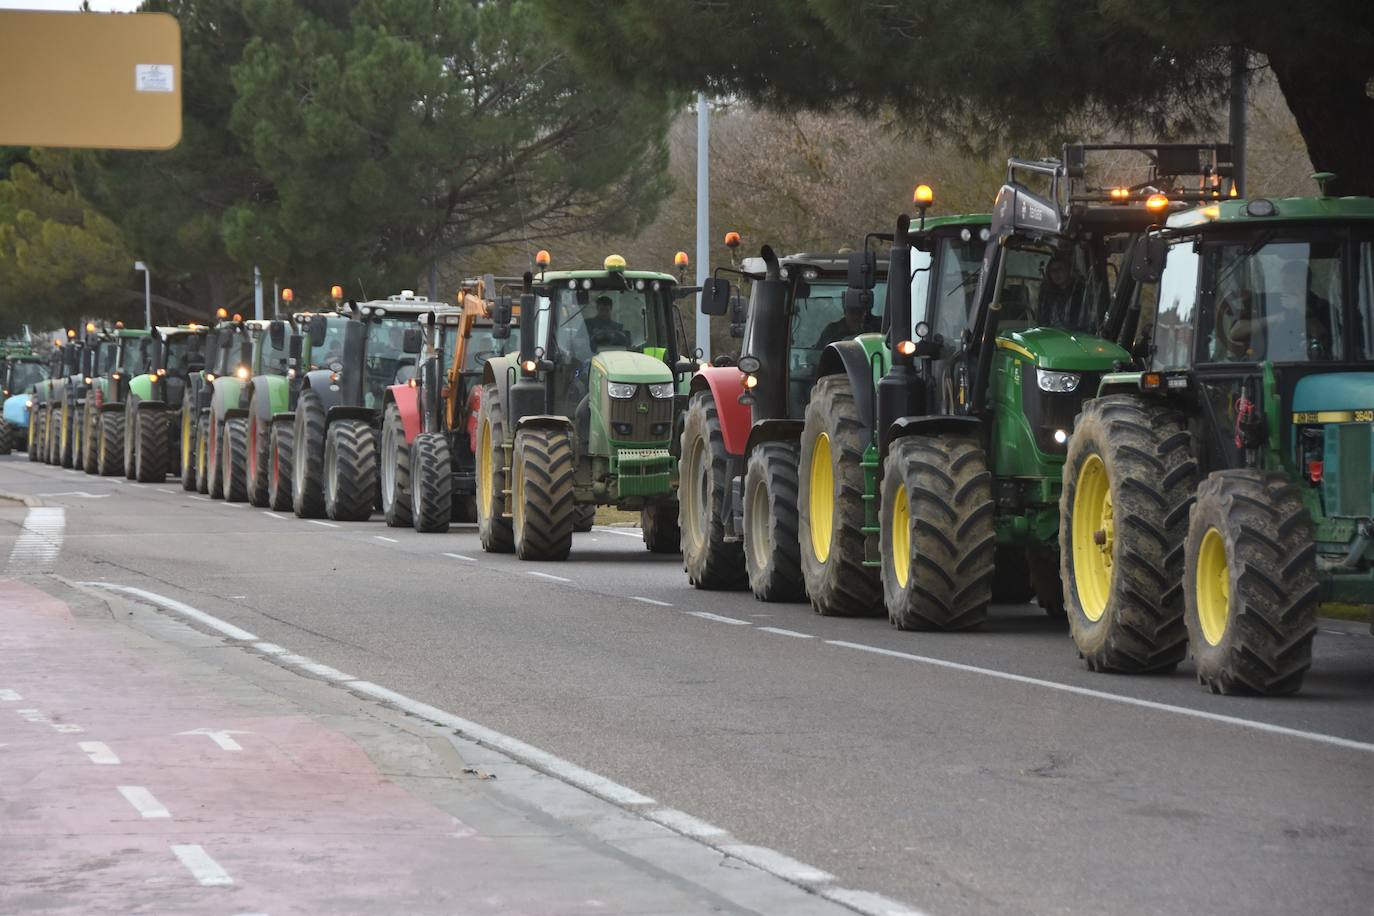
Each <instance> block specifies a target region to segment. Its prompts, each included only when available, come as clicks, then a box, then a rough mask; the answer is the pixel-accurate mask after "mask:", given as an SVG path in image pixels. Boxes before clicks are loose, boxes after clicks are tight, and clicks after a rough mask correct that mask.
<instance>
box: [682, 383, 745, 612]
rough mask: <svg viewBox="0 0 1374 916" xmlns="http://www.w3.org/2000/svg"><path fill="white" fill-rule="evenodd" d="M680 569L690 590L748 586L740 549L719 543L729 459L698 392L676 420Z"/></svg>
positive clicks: (712, 407)
mask: <svg viewBox="0 0 1374 916" xmlns="http://www.w3.org/2000/svg"><path fill="white" fill-rule="evenodd" d="M678 478H679V484H678V495H677V498H678V507H679V512H678V518H679V521H680V524H681V527H682V534H681V538H682V568H683V569H685V570H686V571H687V578H688V580H689V581H690V582H691V583H692V585H693V586H695V587H696V588H701V589H712V590H714V589H739V588H744V587H745V585H746V584H747V583H748V581H749V580H748V575H747V573H746V571H745V568H744V546H743V545H742V544H741V543H740V542H739V541H727V540H726V539H725V535H726V529H727V527H728V526H727V522H728V519H727V517H726V514H727V513H728V512H729V511H730V510H729V505H730V500H729V492H730V453H729V452H727V451H726V450H725V434H724V432H723V431H722V428H721V421H720V413H719V411H717V410H716V401H715V398H714V397H713V396H712V395H711V392H709V391H698V392H697V393H696V394H694V395H692V399H691V400H690V401H689V402H688V404H687V412H686V413H685V414H684V416H683V419H682V463H681V464H680V465H679V470H678Z"/></svg>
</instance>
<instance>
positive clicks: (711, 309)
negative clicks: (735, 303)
mask: <svg viewBox="0 0 1374 916" xmlns="http://www.w3.org/2000/svg"><path fill="white" fill-rule="evenodd" d="M729 305H730V281H729V280H720V279H716V278H714V277H713V278H711V279H709V280H707V281H706V282H705V283H703V284H702V285H701V313H702V314H703V315H724V314H725V310H726V309H727V308H729Z"/></svg>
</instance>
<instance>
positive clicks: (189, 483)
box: [177, 392, 200, 493]
mask: <svg viewBox="0 0 1374 916" xmlns="http://www.w3.org/2000/svg"><path fill="white" fill-rule="evenodd" d="M186 398H187V400H190V398H191V394H190V392H187V393H186ZM199 432H200V424H199V423H198V422H196V415H195V412H194V411H192V410H190V409H186V410H183V411H182V412H181V441H180V444H179V446H178V449H177V451H178V452H179V453H180V455H181V463H180V465H179V468H180V470H181V488H182V489H183V490H185V491H187V492H188V493H193V492H195V490H196V457H197V456H196V452H197V450H198V448H197V447H198V444H199V441H200V440H199V437H198V435H197V433H199Z"/></svg>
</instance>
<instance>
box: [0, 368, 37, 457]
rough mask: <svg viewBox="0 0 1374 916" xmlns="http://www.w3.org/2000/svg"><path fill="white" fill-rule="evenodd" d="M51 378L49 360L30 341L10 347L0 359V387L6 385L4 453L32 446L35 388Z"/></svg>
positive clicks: (0, 432)
mask: <svg viewBox="0 0 1374 916" xmlns="http://www.w3.org/2000/svg"><path fill="white" fill-rule="evenodd" d="M47 378H48V364H47V363H46V362H44V360H43V358H42V357H41V356H39V355H38V354H37V353H35V352H33V350H31V349H29V346H28V344H21V345H17V346H13V347H10V348H8V349H7V351H6V353H5V356H4V359H3V361H0V387H3V389H4V394H3V397H4V409H3V417H0V455H8V454H9V453H10V452H11V451H13V450H14V449H19V450H20V451H23V450H24V449H25V448H27V447H28V441H29V422H30V420H31V418H32V415H31V412H30V411H31V408H32V406H33V390H34V387H35V386H36V385H38V384H39V383H41V382H44V381H46V380H47Z"/></svg>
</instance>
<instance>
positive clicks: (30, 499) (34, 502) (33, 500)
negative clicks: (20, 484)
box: [0, 490, 43, 509]
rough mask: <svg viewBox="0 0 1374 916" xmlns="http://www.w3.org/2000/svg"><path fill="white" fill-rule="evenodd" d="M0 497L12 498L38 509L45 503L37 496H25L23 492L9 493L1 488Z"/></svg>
mask: <svg viewBox="0 0 1374 916" xmlns="http://www.w3.org/2000/svg"><path fill="white" fill-rule="evenodd" d="M0 499H12V500H14V501H15V502H17V503H23V504H24V505H25V506H28V507H29V508H30V509H37V508H39V507H41V506H42V505H43V500H41V499H39V498H38V497H37V496H25V495H24V494H23V493H9V492H6V491H4V490H0Z"/></svg>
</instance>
